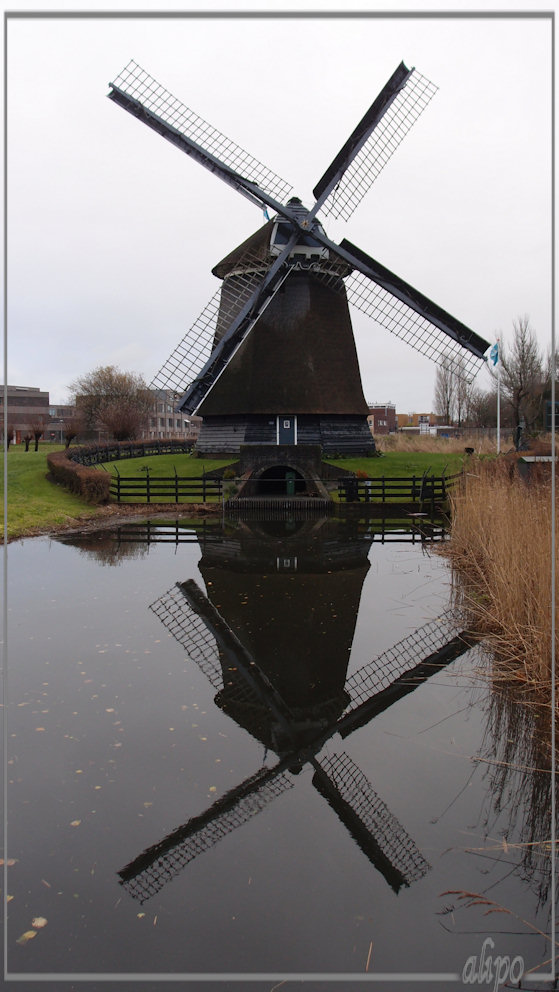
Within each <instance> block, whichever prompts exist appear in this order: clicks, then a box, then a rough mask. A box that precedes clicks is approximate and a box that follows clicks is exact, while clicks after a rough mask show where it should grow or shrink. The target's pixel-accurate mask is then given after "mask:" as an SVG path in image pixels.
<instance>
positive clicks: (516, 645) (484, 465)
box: [441, 459, 558, 701]
mask: <svg viewBox="0 0 559 992" xmlns="http://www.w3.org/2000/svg"><path fill="white" fill-rule="evenodd" d="M451 504H452V530H451V538H450V540H449V541H448V542H447V543H446V544H445V545H444V546H443V547H442V549H441V550H442V553H443V554H446V555H448V556H449V558H450V560H451V562H452V565H453V570H454V574H455V576H456V579H457V581H456V583H455V592H456V597H457V600H458V603H459V604H460V605H461V606H462V607H463V608H464V609H465V610H466V613H467V616H468V620H469V622H470V624H471V625H472V627H473V629H474V630H475V631H476V632H477V633H480V634H482V635H483V637H484V639H485V643H486V644H487V646H488V648H489V649H490V651H491V653H492V656H493V659H494V664H493V668H492V676H493V678H494V679H496V680H497V681H502V682H506V683H509V684H516V685H521V686H522V687H523V688H524V689H525V690H528V692H529V693H534V694H535V696H536V697H537V698H547V700H548V701H550V695H549V692H550V684H551V656H552V650H551V648H552V609H551V606H552V603H551V574H552V562H553V558H555V565H557V558H558V554H557V549H556V548H555V549H553V548H552V537H551V535H552V513H553V512H556V510H555V509H554V507H552V501H551V486H550V482H549V480H539V481H536V480H534V481H530V483H529V484H527V483H526V482H525V481H523V480H522V479H521V478H519V476H518V473H517V472H516V470H515V465H514V462H513V461H509V460H507V459H501V460H492V461H486V462H484V461H481V460H479V459H473V460H472V462H471V463H470V466H469V470H468V471H467V472H466V474H465V477H464V482H463V484H462V485H461V486H460V487H457V489H456V490H455V491H454V492H453V494H452V497H451ZM555 636H557V635H555Z"/></svg>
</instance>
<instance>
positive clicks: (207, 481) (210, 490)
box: [110, 469, 222, 503]
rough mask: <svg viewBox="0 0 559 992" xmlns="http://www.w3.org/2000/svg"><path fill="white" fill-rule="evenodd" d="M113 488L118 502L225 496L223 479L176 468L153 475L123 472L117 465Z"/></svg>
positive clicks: (198, 500) (192, 500)
mask: <svg viewBox="0 0 559 992" xmlns="http://www.w3.org/2000/svg"><path fill="white" fill-rule="evenodd" d="M110 492H111V496H112V497H113V498H114V499H116V501H117V503H124V502H126V501H129V502H133V503H144V502H145V503H181V502H190V503H207V502H208V500H212V501H216V500H220V499H221V496H222V482H221V479H214V478H210V477H208V476H205V475H202V476H196V477H182V476H179V475H177V473H176V471H175V474H174V475H169V476H159V475H158V476H152V475H150V473H149V471H147V470H146V471H145V472H144V473H143V474H142V475H129V476H121V475H120V473H119V471H118V469H117V470H116V475H115V476H114V477H113V478H112V479H111V490H110Z"/></svg>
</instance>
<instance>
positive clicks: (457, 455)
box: [325, 451, 467, 479]
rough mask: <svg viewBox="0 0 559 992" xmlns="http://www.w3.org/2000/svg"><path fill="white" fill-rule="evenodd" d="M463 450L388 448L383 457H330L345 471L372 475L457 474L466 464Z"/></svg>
mask: <svg viewBox="0 0 559 992" xmlns="http://www.w3.org/2000/svg"><path fill="white" fill-rule="evenodd" d="M465 457H467V456H466V455H464V454H463V453H461V452H458V451H457V452H444V451H436V452H430V451H427V452H425V451H388V452H386V453H385V454H383V455H381V457H380V458H326V459H325V461H327V462H328V463H329V464H330V465H336V466H337V467H338V468H339V469H340V470H341V472H342V474H343V473H344V472H358V471H359V470H361V471H363V472H366V473H367V475H368V476H369V477H370V478H371V479H379V478H380V477H381V476H383V475H386V476H392V477H398V476H400V477H407V476H410V475H419V476H422V475H423V473H424V472H426V473H427V474H428V475H436V476H441V475H443V473H444V474H445V475H454V473H455V472H459V471H460V469H461V468H462V464H463V462H464V458H465Z"/></svg>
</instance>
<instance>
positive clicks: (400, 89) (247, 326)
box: [109, 62, 488, 455]
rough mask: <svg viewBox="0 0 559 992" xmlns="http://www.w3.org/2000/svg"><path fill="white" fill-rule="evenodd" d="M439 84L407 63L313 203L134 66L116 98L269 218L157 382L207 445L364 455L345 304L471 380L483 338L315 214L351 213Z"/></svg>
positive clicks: (366, 438) (232, 258)
mask: <svg viewBox="0 0 559 992" xmlns="http://www.w3.org/2000/svg"><path fill="white" fill-rule="evenodd" d="M434 92H435V87H434V86H433V85H432V84H431V83H429V81H428V80H426V79H425V78H424V77H422V76H420V75H419V74H418V73H416V71H415V69H407V68H406V66H405V65H404V64H403V63H401V64H400V66H399V67H398V68H397V69H396V71H395V72H394V73H393V75H392V76H391V78H390V79H389V80H388V82H387V83H386V85H385V86H384V88H383V89H382V91H381V92H380V94H379V96H378V97H377V99H376V100H375V101H374V102H373V104H372V105H371V107H370V108H369V110H368V111H367V113H366V114H365V116H364V117H363V119H362V120H361V121H360V123H359V124H358V126H357V127H356V128H355V130H354V132H353V133H352V135H351V136H350V138H349V139H348V141H347V142H346V144H345V145H344V146H343V148H342V149H341V150H340V152H339V153H338V155H337V156H336V158H335V159H334V161H333V162H332V164H331V165H330V166H329V168H328V169H327V170H326V172H325V173H324V175H323V177H322V179H321V180H320V181H319V182H318V184H317V185H316V187H315V189H314V190H313V195H314V196H315V198H316V200H315V203H314V205H313V206H312V208H311V209H307V208H306V207H304V206H303V204H302V202H301V201H300V200H299V199H298V198H295V197H289V193H290V188H289V186H288V184H286V183H284V182H283V180H281V179H280V178H279V177H277V176H276V175H275V174H274V173H272V172H271V171H270V170H269V169H267V168H265V167H264V166H262V165H261V164H260V163H259V162H257V161H256V160H255V159H253V158H252V157H251V156H249V155H247V153H246V152H244V151H243V150H242V149H241V148H239V147H238V146H237V145H234V144H233V143H232V142H231V141H230V140H229V139H227V138H225V137H224V136H223V135H221V134H219V133H218V132H217V131H215V129H213V128H211V127H210V126H209V125H207V124H206V122H204V121H203V120H201V118H199V117H197V116H196V115H195V114H193V113H192V111H190V110H189V109H188V108H187V107H185V106H184V105H183V104H182V103H180V102H179V101H178V100H176V98H175V97H173V96H172V95H171V94H170V93H168V92H167V91H166V90H165V89H163V87H161V86H160V85H159V83H157V82H156V80H154V79H153V78H152V77H151V76H149V75H148V74H147V73H145V72H144V71H143V70H142V69H141V68H140V67H139V66H138V65H136V63H134V62H132V63H130V64H129V65H128V66H127V67H126V69H125V70H124V71H123V72H122V73H121V74H120V76H119V77H118V78H117V79H116V80H115V81H114V82H113V83H111V84H110V93H109V97H110V99H111V100H113V101H114V102H116V103H118V104H119V105H120V106H122V107H124V109H126V110H127V111H128V112H129V113H131V114H133V115H134V116H135V117H137V118H139V119H140V120H142V121H143V122H144V123H146V124H147V125H148V126H149V127H150V128H152V129H153V130H156V131H157V132H158V133H159V134H161V135H162V136H163V137H165V138H166V139H167V140H169V141H170V142H171V143H173V144H175V145H176V146H177V147H179V148H180V149H181V150H182V151H184V152H185V153H186V154H187V155H189V156H190V157H192V158H194V159H195V160H196V161H197V162H199V164H201V165H203V166H204V167H205V168H208V169H210V170H211V171H212V172H213V173H214V174H215V175H217V176H218V178H220V179H222V180H223V181H224V182H226V183H227V184H228V185H230V186H232V187H233V188H234V189H236V190H237V191H238V192H240V193H241V194H242V195H243V196H245V197H247V198H248V199H249V200H250V201H251V202H253V203H254V204H256V205H258V206H259V207H260V208H261V209H262V210H263V211H264V213H265V216H266V217H267V218H268V217H269V211H271V212H272V217H271V219H269V220H267V223H265V224H264V226H263V227H261V228H260V229H259V230H258V231H256V232H255V233H254V234H253V235H252V236H251V237H249V238H248V239H247V240H246V241H244V242H243V243H242V244H241V245H240V246H239V247H238V248H236V249H235V250H234V251H232V252H231V253H230V254H229V255H228V256H227V257H226V258H224V259H223V260H222V261H221V262H219V263H218V265H216V266H215V268H214V269H213V272H214V274H215V275H216V276H217V277H218V278H219V279H221V280H222V285H221V288H220V289H219V290H218V291H217V292H216V294H215V296H214V298H213V299H212V301H210V304H209V305H208V307H207V308H206V309H205V310H204V311H203V313H202V314H201V315H200V317H199V318H198V319H197V320H196V321H195V323H194V324H193V326H192V327H191V328H190V330H189V331H188V333H187V334H186V335H185V337H184V338H183V339H182V341H181V342H180V343H179V345H178V346H177V348H175V350H174V351H173V353H172V354H171V356H170V357H169V359H168V360H167V361H166V362H165V363H164V365H163V366H162V368H161V369H160V371H159V373H158V374H157V376H156V377H155V379H154V381H153V385H154V386H156V387H157V388H162V389H167V390H172V391H173V392H174V393H175V394H176V395H177V408H178V409H180V410H181V411H183V412H185V413H191V414H192V413H197V414H198V415H200V416H201V417H203V428H202V432H201V435H200V439H199V443H198V446H199V448H200V450H201V451H203V452H204V453H207V454H218V453H220V454H227V455H229V454H238V453H239V450H240V448H241V446H242V445H250V444H260V445H261V444H268V445H301V444H312V445H320V446H321V448H322V450H323V451H324V453H325V454H333V453H336V452H340V453H354V454H359V453H368V452H370V451H371V450H372V449H373V441H372V438H371V434H370V431H369V429H368V425H367V404H366V402H365V397H364V395H363V389H362V385H361V377H360V371H359V363H358V359H357V353H356V348H355V342H354V337H353V330H352V326H351V319H350V315H349V308H348V302H349V303H351V304H353V305H355V306H356V307H357V308H359V309H361V310H362V311H363V312H365V313H367V314H368V315H369V316H370V317H372V318H373V319H374V320H375V321H376V322H377V323H379V324H381V325H382V326H384V327H385V328H387V329H388V330H389V331H391V332H392V333H394V334H396V335H397V336H399V337H401V338H403V339H404V340H405V341H406V342H407V343H409V344H410V345H412V346H413V347H414V348H416V349H417V350H418V351H420V352H421V353H423V354H425V355H427V356H428V357H430V358H432V359H433V360H435V361H440V360H441V358H443V357H444V361H445V364H446V365H447V366H451V367H452V368H453V370H454V371H455V372H456V374H457V375H458V376H460V377H464V378H466V379H471V378H472V377H473V375H474V374H475V372H476V371H477V370H478V368H479V367H481V364H482V363H483V361H484V358H483V356H484V353H485V351H486V350H487V348H488V343H487V341H485V340H484V339H483V338H481V337H480V336H479V335H477V334H475V333H474V332H473V331H471V330H470V329H469V328H467V327H466V326H465V325H464V324H462V323H461V322H460V321H458V320H456V319H455V318H454V317H452V316H451V315H450V314H448V313H446V311H444V310H442V309H441V308H440V307H438V306H437V305H436V304H434V303H433V302H432V301H430V300H428V299H427V297H425V296H424V295H423V294H421V293H420V292H418V291H417V290H415V289H414V288H413V287H412V286H410V285H409V284H408V283H406V282H404V280H402V279H401V278H399V277H398V276H396V275H394V273H392V272H390V271H389V270H388V269H386V268H385V267H384V266H382V265H381V264H380V263H378V262H377V261H375V259H373V258H371V257H370V256H368V255H366V254H365V253H364V252H362V251H360V249H358V248H356V247H355V246H354V245H352V244H351V243H350V242H349V241H346V240H345V239H344V240H343V241H341V242H340V244H336V243H334V242H332V241H331V240H330V239H329V238H328V237H327V236H326V233H325V231H324V228H323V227H322V224H321V223H320V221H319V219H318V212H319V211H321V212H322V213H330V214H331V215H333V216H336V217H343V218H344V219H348V218H349V217H350V216H351V214H352V213H353V210H354V209H355V207H356V206H357V204H358V203H359V202H360V200H361V198H362V197H363V195H364V193H365V192H366V191H367V190H368V189H369V188H370V186H371V185H372V183H373V181H374V179H375V178H376V176H377V175H378V174H379V173H380V171H381V170H382V168H383V167H384V165H385V164H386V161H387V160H388V158H389V157H390V156H391V154H392V153H393V151H394V150H395V148H396V147H397V146H398V145H399V143H400V142H401V140H402V139H403V137H404V136H405V135H406V134H407V132H408V130H409V129H410V127H411V126H412V124H413V123H414V122H415V121H416V120H417V118H418V116H419V115H420V113H421V112H422V110H423V109H424V108H425V106H426V105H427V103H428V102H429V100H430V99H431V97H432V96H433V94H434Z"/></svg>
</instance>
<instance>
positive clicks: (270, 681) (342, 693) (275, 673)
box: [119, 520, 473, 902]
mask: <svg viewBox="0 0 559 992" xmlns="http://www.w3.org/2000/svg"><path fill="white" fill-rule="evenodd" d="M338 524H339V521H338V522H336V521H332V520H322V521H305V522H301V523H299V525H298V530H297V533H296V534H295V536H293V534H291V536H289V526H290V525H289V524H286V523H285V522H277V521H276V522H269V523H268V524H267V525H266V524H264V523H260V524H258V525H257V524H254V523H253V524H252V525H249V524H248V523H247V522H243V523H242V524H240V526H239V528H238V530H237V532H236V533H235V536H234V537H232V538H228V539H227V538H226V539H225V540H222V541H216V540H215V536H214V537H213V538H210V540H208V541H207V542H205V541H204V539H203V538H202V539H201V543H202V547H203V556H202V559H201V562H200V565H199V567H200V572H201V574H202V576H203V579H204V582H205V584H206V588H207V590H208V595H206V594H204V593H203V592H202V591H201V589H200V588H199V586H198V585H197V584H196V582H194V581H193V580H188V581H186V582H177V583H176V585H174V586H173V587H172V588H171V589H170V590H169V591H168V592H166V593H165V594H164V595H163V596H161V597H160V598H159V599H158V600H157V601H156V602H154V603H153V604H152V605H151V607H150V608H151V609H152V610H153V612H154V613H155V614H156V615H157V616H158V617H159V618H160V620H161V621H162V623H163V624H164V625H165V627H166V628H167V629H168V631H169V632H170V633H171V634H172V635H173V637H174V638H175V639H176V640H177V641H178V642H179V643H180V644H181V646H182V647H183V648H184V649H185V651H186V653H187V655H188V656H189V658H190V659H191V660H192V661H193V662H195V663H196V664H197V665H198V666H199V667H200V669H201V671H202V672H203V673H204V675H205V676H206V677H207V679H208V680H209V681H210V683H211V685H212V686H213V688H214V689H215V690H216V696H215V703H216V705H217V706H219V707H220V708H221V709H222V710H223V711H224V712H225V713H227V714H228V715H229V716H230V717H231V718H232V719H233V720H235V722H236V723H237V724H238V725H239V726H241V727H243V728H244V729H245V730H247V731H248V733H250V734H251V735H252V736H253V737H254V738H255V739H256V740H258V741H260V742H261V743H263V744H264V745H265V747H266V749H267V750H271V751H273V752H274V753H275V754H276V755H277V757H278V761H277V762H276V763H275V764H274V765H272V766H264V767H262V768H260V769H259V770H257V771H256V772H255V773H254V774H253V775H251V776H250V777H249V778H247V779H245V780H244V781H242V782H240V783H239V785H238V786H236V787H235V788H233V789H231V790H230V791H228V792H227V793H225V794H224V795H223V796H222V797H220V798H219V799H218V800H216V801H215V802H214V803H213V804H212V805H211V806H210V807H208V809H206V810H205V811H204V812H202V813H200V814H199V815H198V816H195V817H192V818H191V819H189V820H188V821H187V822H186V823H184V824H183V825H181V826H179V827H177V828H176V829H175V830H173V831H172V832H171V833H170V834H168V835H167V836H166V837H164V838H163V839H162V840H161V841H159V842H158V843H156V844H154V845H152V846H151V847H149V848H148V849H147V850H145V851H144V852H143V853H142V854H140V855H139V856H138V857H136V858H135V859H134V860H133V861H131V862H130V863H129V864H128V865H126V867H124V868H122V869H121V870H120V872H119V875H120V879H121V883H122V884H123V885H124V886H125V888H126V889H127V891H128V892H129V893H130V895H131V896H133V897H134V898H135V899H138V900H140V901H141V902H143V901H145V900H146V899H148V898H150V897H151V896H153V895H155V894H156V893H157V892H158V891H159V890H160V889H161V888H162V887H163V886H164V885H165V884H166V883H167V882H169V881H170V880H171V879H173V878H174V877H175V876H176V875H178V874H179V872H181V871H182V870H183V869H184V868H185V866H186V865H187V864H188V863H189V862H190V861H192V860H193V859H194V858H196V857H197V856H198V855H199V854H202V853H203V852H204V851H206V850H209V849H210V848H211V847H213V846H214V845H215V844H216V843H217V842H218V841H219V840H221V838H222V837H224V836H226V835H227V834H229V833H230V832H231V831H233V830H235V829H236V828H237V827H240V826H242V824H243V823H245V822H247V821H248V820H250V819H251V818H252V817H254V816H255V815H256V814H257V813H259V812H260V811H261V810H263V809H264V808H265V807H267V806H268V804H269V803H270V802H271V801H272V800H273V799H275V798H276V797H277V796H279V795H280V794H281V793H283V792H285V791H286V790H287V789H289V788H291V787H292V786H293V784H294V781H295V778H294V777H295V776H296V775H297V774H298V773H299V772H300V771H301V770H302V769H303V768H304V767H305V766H306V765H310V766H311V767H312V769H313V770H314V775H313V778H312V784H313V786H314V787H315V788H316V789H317V790H318V791H319V792H320V793H321V794H322V795H323V796H324V797H325V799H326V800H327V802H328V804H329V805H330V807H331V808H332V809H333V810H334V811H335V812H336V813H337V815H338V816H339V818H340V820H341V821H342V823H343V824H344V825H345V826H346V828H347V830H348V832H349V834H350V835H351V837H352V838H353V839H354V840H355V841H356V843H357V844H358V845H359V847H360V848H361V850H362V851H363V853H364V854H365V856H366V857H367V858H368V859H369V860H370V861H371V863H372V864H373V865H374V867H375V868H376V869H377V870H378V871H380V872H381V874H382V875H383V876H384V878H385V879H386V881H387V882H388V883H389V885H390V886H391V887H392V889H393V890H394V891H395V892H398V891H399V890H400V888H401V887H402V886H409V885H410V884H412V883H413V882H414V881H415V880H417V879H419V878H421V877H423V876H424V875H425V874H426V873H427V871H428V870H429V864H428V863H427V861H426V860H425V858H424V857H423V855H422V854H421V852H420V851H419V850H418V848H417V846H416V844H415V842H414V841H413V840H412V838H411V837H410V836H409V835H408V834H407V832H406V831H405V829H404V828H403V826H402V825H401V824H400V823H399V822H398V820H397V819H396V817H395V816H394V815H393V814H392V813H391V812H390V810H389V809H388V807H387V806H386V804H385V803H384V802H383V800H382V799H381V798H380V797H379V796H378V795H377V794H376V793H375V791H374V789H373V787H372V785H371V783H370V782H369V781H368V779H367V778H366V776H365V775H364V774H363V772H362V771H361V770H360V769H359V768H358V767H357V765H356V764H355V763H354V761H353V760H352V758H351V757H350V756H349V755H348V754H346V753H345V752H341V753H334V754H331V755H330V756H328V757H322V756H320V758H319V755H320V754H321V752H322V750H323V748H324V746H325V745H326V743H327V742H328V741H330V740H331V738H333V737H334V736H335V735H337V734H339V735H340V736H341V737H342V738H345V737H347V736H348V735H350V734H351V733H352V732H353V731H354V730H356V729H357V728H359V727H362V726H365V725H366V724H368V723H369V722H370V721H371V720H372V719H373V718H374V717H375V716H377V715H378V714H379V713H382V712H384V711H385V710H386V709H387V708H389V707H390V706H392V704H393V703H395V702H396V701H397V700H398V699H400V698H402V697H403V696H405V695H407V694H408V693H410V692H412V691H413V690H414V689H415V688H416V687H417V686H419V685H421V684H422V683H423V682H425V681H426V680H427V679H428V678H429V677H430V676H432V675H433V674H435V673H436V672H437V671H439V670H440V668H441V667H443V666H445V665H447V664H449V663H450V662H451V661H453V660H454V659H455V658H457V657H459V656H460V655H461V654H463V653H464V652H465V651H466V650H467V649H468V648H469V647H470V646H471V644H472V643H473V641H472V638H471V636H469V635H468V634H467V633H466V632H464V631H461V629H460V626H459V624H458V620H457V618H456V617H455V616H454V615H453V614H452V613H450V612H449V613H445V614H444V615H443V616H441V617H438V618H437V619H435V620H433V621H430V622H429V623H427V624H425V625H423V626H421V627H420V628H418V629H417V630H416V631H414V632H413V633H412V634H410V635H409V636H407V637H406V638H404V639H403V640H401V641H399V642H398V643H396V644H395V645H394V646H393V647H392V648H390V649H389V650H387V651H384V652H383V653H382V654H380V655H378V656H377V657H376V658H374V659H373V660H372V661H370V662H369V663H368V664H366V665H364V666H363V667H361V668H360V669H359V670H358V671H356V672H355V673H354V674H353V675H351V676H350V677H349V678H348V677H347V667H348V661H349V656H350V651H351V646H352V642H353V637H354V632H355V622H356V617H357V612H358V607H359V602H360V598H361V590H362V586H363V582H364V579H365V576H366V574H367V571H368V569H369V561H368V552H369V549H370V544H371V536H370V535H367V534H361V535H360V534H359V533H358V532H357V530H356V528H355V526H353V527H350V528H349V529H347V530H346V533H345V535H344V536H340V533H339V526H337V525H338ZM291 526H296V525H294V524H292V525H291ZM294 597H296V598H299V599H300V598H301V597H304V601H305V604H306V606H305V609H306V613H307V617H308V620H307V622H306V623H303V624H302V623H301V622H300V613H297V612H296V611H295V610H294V608H293V600H294ZM211 600H213V602H212V601H211ZM240 602H242V603H243V624H242V627H239V625H238V620H237V619H236V618H238V615H239V603H240ZM216 604H217V605H216ZM234 627H236V629H233V628H234ZM317 641H318V642H319V645H320V646H319V647H317Z"/></svg>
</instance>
